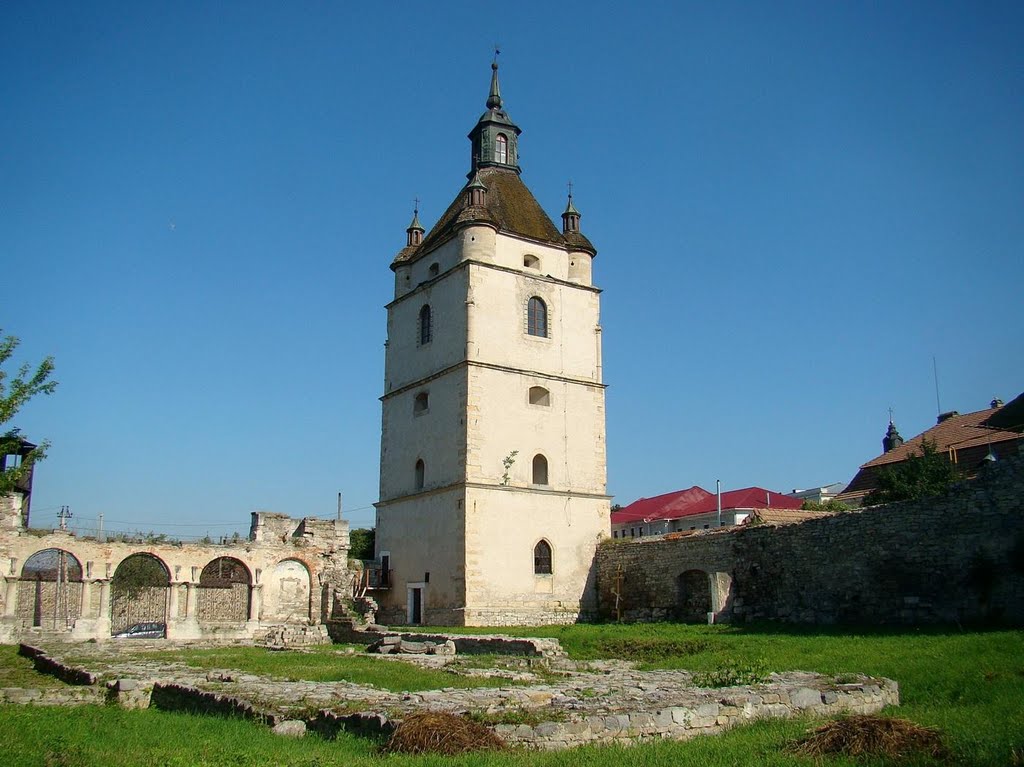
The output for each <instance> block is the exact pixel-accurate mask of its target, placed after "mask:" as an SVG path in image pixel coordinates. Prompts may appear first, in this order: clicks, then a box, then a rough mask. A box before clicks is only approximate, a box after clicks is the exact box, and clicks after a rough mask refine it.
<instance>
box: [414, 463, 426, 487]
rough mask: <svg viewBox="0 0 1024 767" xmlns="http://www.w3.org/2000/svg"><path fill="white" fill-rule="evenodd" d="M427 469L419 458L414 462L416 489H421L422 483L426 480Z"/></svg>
mask: <svg viewBox="0 0 1024 767" xmlns="http://www.w3.org/2000/svg"><path fill="white" fill-rule="evenodd" d="M426 473H427V467H426V465H425V464H424V463H423V459H422V458H420V459H419V460H417V461H416V489H417V490H422V489H423V481H424V479H425V478H426Z"/></svg>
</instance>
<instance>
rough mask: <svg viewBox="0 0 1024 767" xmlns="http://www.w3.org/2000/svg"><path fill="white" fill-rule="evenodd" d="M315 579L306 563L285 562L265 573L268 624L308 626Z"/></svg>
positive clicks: (264, 583) (265, 612) (264, 607)
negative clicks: (302, 624)
mask: <svg viewBox="0 0 1024 767" xmlns="http://www.w3.org/2000/svg"><path fill="white" fill-rule="evenodd" d="M311 592H312V579H311V578H310V570H309V567H308V566H307V565H306V563H305V562H302V561H300V560H298V559H282V560H281V561H280V562H278V563H277V564H276V565H274V566H273V567H271V568H267V569H266V570H264V571H263V615H262V620H263V622H265V623H307V622H308V621H309V618H310V596H311Z"/></svg>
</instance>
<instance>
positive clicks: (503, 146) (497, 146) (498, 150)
mask: <svg viewBox="0 0 1024 767" xmlns="http://www.w3.org/2000/svg"><path fill="white" fill-rule="evenodd" d="M494 160H495V162H504V163H507V162H508V138H506V137H505V135H504V134H502V133H499V134H498V137H497V138H496V139H494Z"/></svg>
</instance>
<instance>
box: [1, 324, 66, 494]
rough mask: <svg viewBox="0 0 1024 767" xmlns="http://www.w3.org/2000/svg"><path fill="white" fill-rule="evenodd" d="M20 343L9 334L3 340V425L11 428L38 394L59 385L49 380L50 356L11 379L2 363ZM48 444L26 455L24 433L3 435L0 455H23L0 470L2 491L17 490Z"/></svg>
mask: <svg viewBox="0 0 1024 767" xmlns="http://www.w3.org/2000/svg"><path fill="white" fill-rule="evenodd" d="M19 343H20V342H19V340H18V339H17V338H16V337H15V336H7V337H6V338H3V339H2V340H0V428H7V427H6V424H8V422H10V420H11V419H12V418H14V416H15V415H16V414H17V412H18V411H19V410H20V409H21V407H22V406H23V405H24V404H25V403H26V402H28V401H29V400H30V399H32V398H33V397H34V396H36V395H37V394H53V390H54V389H56V388H57V382H56V381H51V380H49V379H50V374H51V373H53V357H47V358H46V359H44V360H43V361H42V362H40V363H39V365H38V366H37V367H36V368H35V371H33V370H32V367H31V365H29V364H28V363H27V362H26V363H24V364H23V365H22V366H21V367H20V368H18V371H17V372H16V373H15V374H14V376H13V377H12V378H10V380H8V375H7V373H6V371H4V370H3V367H2V366H3V365H5V364H6V363H7V361H8V360H9V359H10V358H11V356H12V355H13V354H14V350H15V349H17V348H18V344H19ZM47 447H49V443H48V442H47V441H45V440H43V441H42V442H40V443H39V444H38V445H37V446H35V447H34V448H33V449H32V450H30V451H29V452H28V453H24V454H23V453H22V448H23V443H22V439H21V432H20V431H19V430H18V429H16V428H13V427H10V428H7V430H6V431H5V432H3V434H2V435H0V456H8V455H19V456H21V461H20V462H19V463H17V464H16V465H14V466H6V465H5V466H4V469H3V471H2V472H0V493H7V492H10V491H11V490H13V489H15V488H16V487H17V485H18V482H20V481H21V479H22V478H23V477H24V476H25V475H26V474H28V471H29V468H30V467H31V466H32V464H33V463H35V462H36V461H41V460H42V459H43V458H45V457H46V448H47Z"/></svg>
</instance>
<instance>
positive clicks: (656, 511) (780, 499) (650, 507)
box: [612, 485, 802, 538]
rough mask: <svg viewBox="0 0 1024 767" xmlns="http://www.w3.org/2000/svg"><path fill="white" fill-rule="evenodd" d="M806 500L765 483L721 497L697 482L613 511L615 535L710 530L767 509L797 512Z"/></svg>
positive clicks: (626, 536) (643, 535)
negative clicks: (777, 490)
mask: <svg viewBox="0 0 1024 767" xmlns="http://www.w3.org/2000/svg"><path fill="white" fill-rule="evenodd" d="M801 504H802V501H801V500H800V499H799V498H792V497H790V496H787V495H783V494H782V493H776V492H773V491H771V490H765V489H764V488H763V487H745V488H743V489H741V490H728V491H726V492H724V493H722V495H721V512H719V499H718V496H716V495H715V494H714V493H709V492H708V491H707V490H705V489H704V488H702V487H697V486H696V485H695V486H693V487H691V488H690V489H689V490H677V491H675V492H672V493H665V494H664V495H658V496H655V497H654V498H641V499H639V500H637V501H634V502H633V503H631V504H629V506H626V507H624V508H621V509H616V510H615V511H613V512H612V538H643V537H646V536H651V535H665V534H668V533H679V532H689V531H691V530H693V531H696V530H710V529H713V528H716V527H730V526H733V525H739V524H742V523H743V522H744V520H746V519H748V518H749V517H750V516H751V515H752V514H755V513H757V512H761V511H765V510H781V511H788V512H796V511H798V510H799V509H800V506H801Z"/></svg>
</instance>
